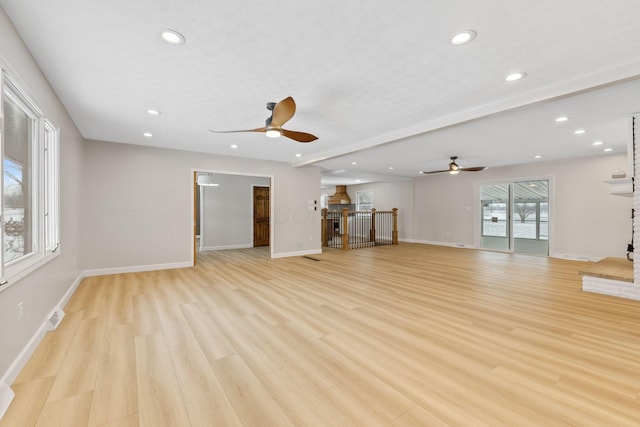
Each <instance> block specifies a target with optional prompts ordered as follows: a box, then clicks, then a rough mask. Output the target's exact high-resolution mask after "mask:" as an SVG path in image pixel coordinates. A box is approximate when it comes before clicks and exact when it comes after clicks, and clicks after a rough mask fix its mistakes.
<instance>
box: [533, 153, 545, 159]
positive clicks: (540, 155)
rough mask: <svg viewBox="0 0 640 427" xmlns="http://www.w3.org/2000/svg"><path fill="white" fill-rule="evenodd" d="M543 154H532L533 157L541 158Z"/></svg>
mask: <svg viewBox="0 0 640 427" xmlns="http://www.w3.org/2000/svg"><path fill="white" fill-rule="evenodd" d="M543 157H544V156H543V155H542V154H536V155H535V156H533V158H534V159H541V158H543Z"/></svg>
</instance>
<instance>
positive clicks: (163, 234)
mask: <svg viewBox="0 0 640 427" xmlns="http://www.w3.org/2000/svg"><path fill="white" fill-rule="evenodd" d="M84 154H85V155H84V158H83V163H84V174H83V183H84V188H83V201H84V208H83V213H84V215H83V223H82V225H83V248H84V251H83V255H82V265H83V267H84V268H85V269H87V270H96V269H97V270H100V269H110V268H122V267H137V266H150V265H158V264H175V263H185V262H190V260H191V257H192V253H193V244H192V234H193V233H192V221H193V216H192V189H193V185H192V179H193V177H192V171H193V170H194V169H195V170H201V171H215V172H226V173H236V174H254V175H261V176H269V177H272V191H271V199H272V205H273V209H274V212H273V216H272V223H273V228H272V230H273V235H272V237H273V238H272V242H273V249H272V250H273V255H274V256H275V257H279V256H287V255H292V254H302V253H306V252H309V253H312V252H318V251H320V244H321V242H320V227H319V224H320V212H319V211H309V210H308V209H307V200H319V197H320V169H319V168H317V167H302V168H292V167H291V166H290V165H289V164H286V163H280V162H268V161H262V160H252V159H240V158H234V157H225V156H218V155H207V154H202V153H194V152H187V151H178V150H167V149H160V148H150V147H142V146H136V145H128V144H117V143H109V142H100V141H87V142H86V145H85V151H84Z"/></svg>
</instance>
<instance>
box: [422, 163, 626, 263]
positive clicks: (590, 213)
mask: <svg viewBox="0 0 640 427" xmlns="http://www.w3.org/2000/svg"><path fill="white" fill-rule="evenodd" d="M627 165H628V163H627V157H626V154H625V155H622V154H620V155H603V156H598V157H590V158H583V159H571V160H563V161H550V162H540V163H531V164H526V165H518V166H511V167H501V168H491V169H488V170H486V171H484V172H480V173H466V174H465V173H460V174H459V175H456V176H452V175H449V174H442V175H435V176H428V177H422V178H417V179H416V180H415V200H414V203H415V216H414V221H415V224H414V230H415V233H414V239H415V240H418V241H433V242H442V243H445V244H464V245H467V246H476V245H477V244H478V240H477V236H478V231H477V227H478V218H479V215H480V214H479V211H478V209H477V208H478V207H477V206H476V205H477V203H478V202H477V199H476V198H475V194H476V191H477V190H476V188H477V186H478V185H479V184H481V183H491V182H499V181H511V180H518V179H521V178H535V177H550V178H551V180H552V185H553V194H552V197H553V198H552V199H551V201H552V205H551V209H552V215H553V216H552V224H551V233H552V235H551V240H550V254H551V255H552V256H563V255H576V256H586V257H589V258H592V259H598V258H602V257H606V256H617V257H624V256H625V254H626V244H627V243H628V242H629V241H630V239H631V207H632V198H630V197H622V196H614V195H610V194H609V187H608V184H605V183H603V180H605V179H608V178H610V177H611V173H612V172H613V171H614V170H615V169H617V168H622V169H623V170H626V169H627ZM627 172H628V171H627Z"/></svg>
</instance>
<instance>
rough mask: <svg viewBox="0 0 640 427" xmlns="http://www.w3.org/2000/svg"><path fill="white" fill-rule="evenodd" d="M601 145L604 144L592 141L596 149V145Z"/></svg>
mask: <svg viewBox="0 0 640 427" xmlns="http://www.w3.org/2000/svg"><path fill="white" fill-rule="evenodd" d="M602 144H604V143H603V142H602V141H594V142H593V145H594V146H596V147H597V146H598V145H602Z"/></svg>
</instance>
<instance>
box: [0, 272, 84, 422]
mask: <svg viewBox="0 0 640 427" xmlns="http://www.w3.org/2000/svg"><path fill="white" fill-rule="evenodd" d="M83 278H84V274H83V273H80V274H79V275H78V277H77V278H76V280H74V281H73V283H72V284H71V286H69V289H67V292H65V293H64V295H63V296H62V298H61V299H60V301H59V302H58V304H56V305H55V306H54V307H53V308H52V310H53V311H55V310H56V309H57V308H58V307H64V306H65V305H66V304H67V302H69V299H71V296H72V295H73V293H74V292H75V291H76V289H77V288H78V285H79V284H80V282H81V281H82V279H83ZM53 311H52V312H53ZM49 317H50V316H48V317H47V318H45V319H43V321H42V324H41V325H40V327H39V328H38V330H37V331H36V332H35V334H33V336H32V337H31V339H30V340H29V342H27V345H25V346H24V348H23V349H22V351H20V353H19V354H18V357H16V358H15V359H14V361H13V362H12V363H11V365H10V366H9V368H8V369H7V371H6V372H5V373H4V375H3V376H2V378H1V379H0V419H1V418H2V415H4V412H5V411H6V410H7V408H8V407H9V404H10V403H11V400H12V399H13V396H14V393H13V390H11V388H10V387H9V385H8V384H13V382H14V381H15V380H16V378H18V375H19V374H20V371H22V368H24V366H25V365H26V364H27V362H28V361H29V359H30V358H31V356H32V355H33V352H34V351H35V350H36V348H37V347H38V345H39V344H40V341H42V338H44V335H45V334H46V333H47V331H49V330H50V326H51V325H50V322H49Z"/></svg>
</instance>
